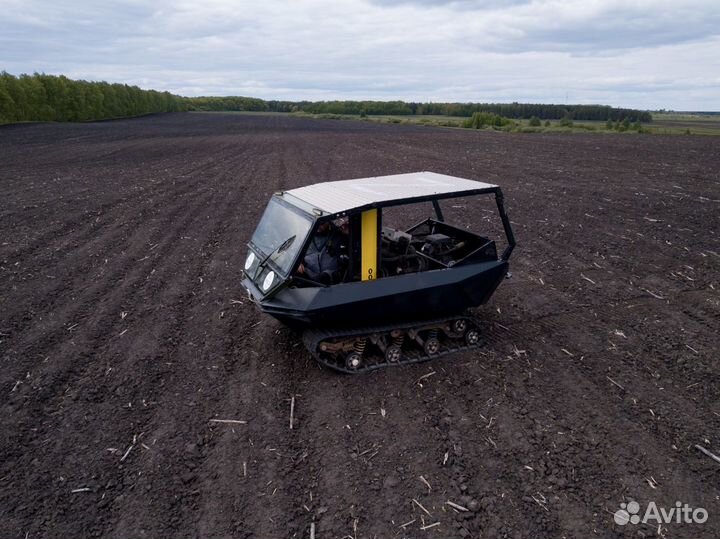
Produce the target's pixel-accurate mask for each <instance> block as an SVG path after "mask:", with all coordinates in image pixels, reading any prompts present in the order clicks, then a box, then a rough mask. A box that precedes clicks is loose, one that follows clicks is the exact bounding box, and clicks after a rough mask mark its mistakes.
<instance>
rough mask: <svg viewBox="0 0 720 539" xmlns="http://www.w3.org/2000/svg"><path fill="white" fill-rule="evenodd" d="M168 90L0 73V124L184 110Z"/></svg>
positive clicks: (37, 74)
mask: <svg viewBox="0 0 720 539" xmlns="http://www.w3.org/2000/svg"><path fill="white" fill-rule="evenodd" d="M185 107H186V105H185V102H184V99H183V98H182V97H180V96H176V95H173V94H171V93H169V92H158V91H155V90H142V89H140V88H138V87H137V86H128V85H127V84H110V83H107V82H88V81H84V80H72V79H68V78H67V77H64V76H62V75H60V76H55V75H45V74H39V73H35V74H34V75H20V76H19V77H15V76H13V75H10V74H9V73H6V72H5V71H3V72H0V123H11V122H27V121H57V122H67V121H70V122H78V121H87V120H104V119H109V118H123V117H128V116H140V115H143V114H150V113H154V112H175V111H181V110H185Z"/></svg>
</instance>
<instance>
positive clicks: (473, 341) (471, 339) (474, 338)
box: [465, 329, 480, 346]
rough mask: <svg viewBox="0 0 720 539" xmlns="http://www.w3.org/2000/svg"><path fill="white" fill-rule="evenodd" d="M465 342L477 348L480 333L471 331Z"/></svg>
mask: <svg viewBox="0 0 720 539" xmlns="http://www.w3.org/2000/svg"><path fill="white" fill-rule="evenodd" d="M465 342H466V343H467V344H468V345H469V346H476V345H477V344H478V343H479V342H480V332H479V331H477V330H476V329H471V330H470V331H468V332H467V333H466V334H465Z"/></svg>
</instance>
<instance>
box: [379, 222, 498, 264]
mask: <svg viewBox="0 0 720 539" xmlns="http://www.w3.org/2000/svg"><path fill="white" fill-rule="evenodd" d="M485 260H497V250H496V248H495V242H494V241H491V240H489V239H487V238H484V237H482V236H478V235H476V234H473V233H471V232H468V231H467V230H462V229H460V228H457V227H454V226H452V225H449V224H447V223H445V222H442V221H436V220H435V219H427V220H425V221H423V222H421V223H418V224H417V225H415V226H413V227H412V228H410V229H408V230H407V231H402V230H398V229H394V228H390V227H383V229H382V244H381V257H380V272H381V275H382V276H383V277H391V276H394V275H403V274H406V273H416V272H421V271H428V270H433V269H441V268H451V267H453V266H457V265H458V264H462V263H468V262H480V261H485Z"/></svg>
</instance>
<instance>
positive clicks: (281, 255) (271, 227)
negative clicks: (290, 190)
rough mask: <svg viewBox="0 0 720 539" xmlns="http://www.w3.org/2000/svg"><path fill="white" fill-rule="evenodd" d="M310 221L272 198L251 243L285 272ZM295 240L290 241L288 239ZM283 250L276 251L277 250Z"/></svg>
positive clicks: (306, 233) (299, 246)
mask: <svg viewBox="0 0 720 539" xmlns="http://www.w3.org/2000/svg"><path fill="white" fill-rule="evenodd" d="M312 223H313V222H312V219H310V217H309V216H304V215H303V214H302V213H301V212H300V210H293V209H292V208H290V207H288V206H285V205H284V204H282V203H281V202H278V200H277V199H275V198H271V199H270V203H269V204H268V206H267V208H265V213H264V214H263V216H262V219H260V223H259V224H258V226H257V228H256V229H255V234H253V237H252V239H251V240H250V243H251V244H252V245H253V247H255V248H256V249H257V250H258V251H260V253H261V254H262V255H263V256H268V255H271V256H270V258H269V260H270V261H272V262H273V263H274V264H275V265H276V266H277V267H278V268H279V269H280V270H282V271H283V272H284V273H288V272H289V271H290V269H291V266H292V263H293V262H294V261H295V258H296V257H297V254H298V251H300V249H301V248H302V246H303V243H304V242H305V238H306V237H307V235H308V232H309V231H310V227H311V226H312ZM293 236H294V237H295V239H293V240H291V239H290V238H292V237H293ZM281 246H282V247H284V248H283V249H279V248H280V247H281Z"/></svg>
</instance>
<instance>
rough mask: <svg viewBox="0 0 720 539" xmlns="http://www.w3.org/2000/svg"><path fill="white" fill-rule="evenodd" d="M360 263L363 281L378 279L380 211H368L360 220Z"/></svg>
mask: <svg viewBox="0 0 720 539" xmlns="http://www.w3.org/2000/svg"><path fill="white" fill-rule="evenodd" d="M360 234H361V237H360V263H361V266H362V280H363V281H372V280H374V279H376V278H377V262H378V260H377V258H378V243H377V242H378V211H377V210H367V211H364V212H363V213H362V215H361V220H360Z"/></svg>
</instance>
